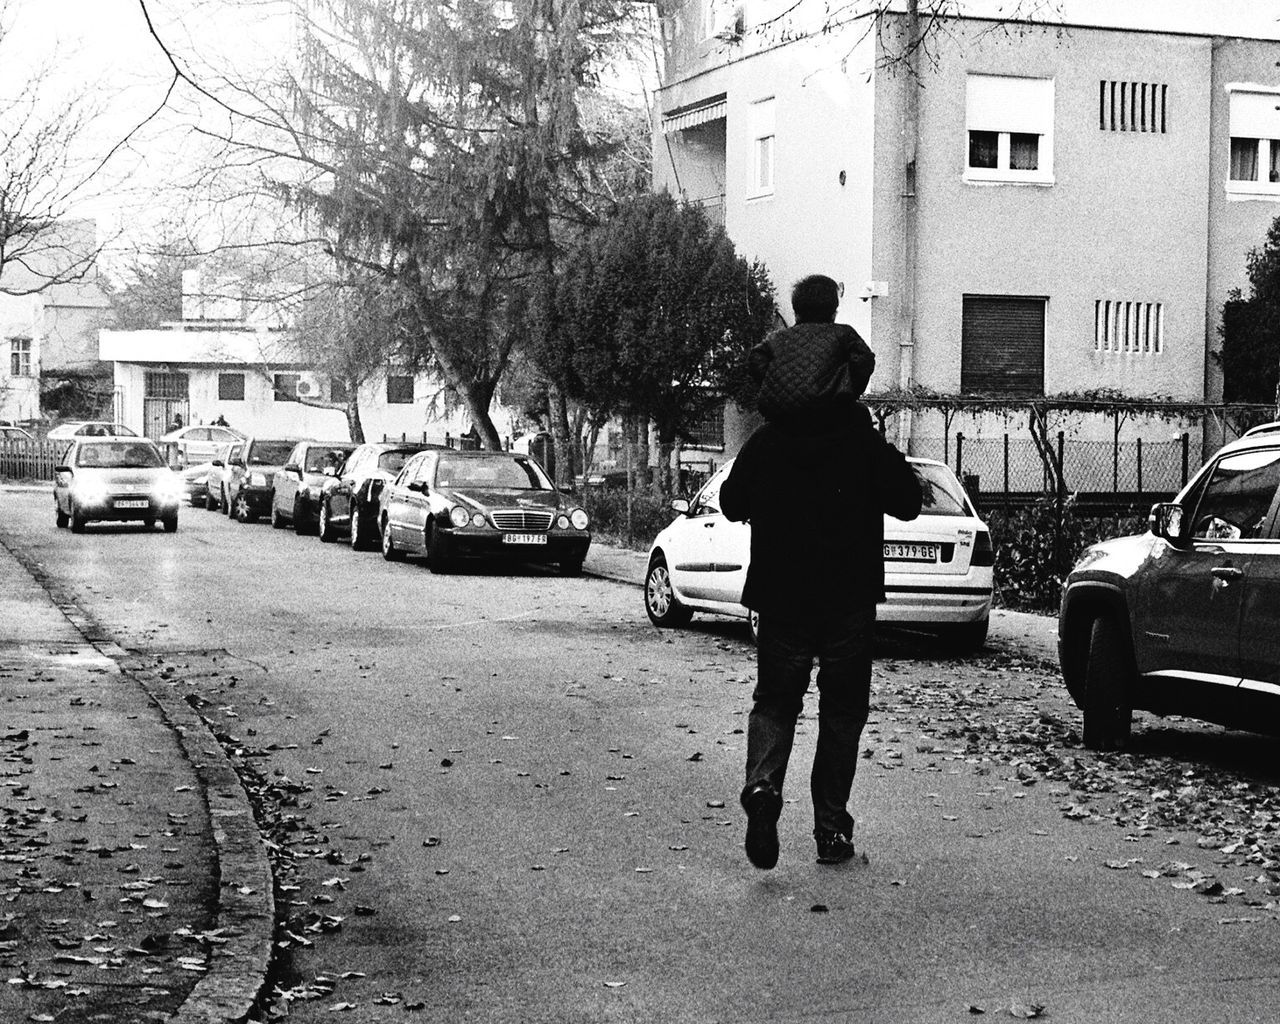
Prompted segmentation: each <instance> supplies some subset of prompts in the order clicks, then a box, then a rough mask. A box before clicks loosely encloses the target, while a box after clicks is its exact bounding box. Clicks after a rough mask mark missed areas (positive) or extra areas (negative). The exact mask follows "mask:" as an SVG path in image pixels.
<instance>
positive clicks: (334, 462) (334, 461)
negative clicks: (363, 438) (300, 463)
mask: <svg viewBox="0 0 1280 1024" xmlns="http://www.w3.org/2000/svg"><path fill="white" fill-rule="evenodd" d="M348 454H350V452H349V449H346V448H310V449H308V450H307V465H306V470H307V472H308V473H322V472H324V467H325V466H332V467H333V468H334V469H337V468H338V467H339V466H341V465H342V463H343V462H345V461H346V458H347V455H348Z"/></svg>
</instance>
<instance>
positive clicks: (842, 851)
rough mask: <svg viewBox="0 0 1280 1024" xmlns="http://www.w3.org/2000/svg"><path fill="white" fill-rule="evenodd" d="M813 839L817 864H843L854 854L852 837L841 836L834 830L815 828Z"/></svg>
mask: <svg viewBox="0 0 1280 1024" xmlns="http://www.w3.org/2000/svg"><path fill="white" fill-rule="evenodd" d="M813 838H814V841H815V842H816V843H817V844H818V863H819V864H843V863H844V862H845V861H847V860H852V859H853V855H854V853H855V852H856V851H855V850H854V848H853V837H852V836H846V835H841V834H840V833H839V832H837V831H836V830H835V829H830V828H816V829H814V830H813Z"/></svg>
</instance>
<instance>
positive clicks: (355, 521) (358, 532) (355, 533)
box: [350, 499, 369, 551]
mask: <svg viewBox="0 0 1280 1024" xmlns="http://www.w3.org/2000/svg"><path fill="white" fill-rule="evenodd" d="M364 533H365V529H364V522H363V521H362V519H361V516H360V504H359V502H357V501H356V500H355V499H352V501H351V538H350V540H351V550H352V551H363V550H364V549H365V548H367V547H368V546H369V541H368V538H367V537H365V536H364Z"/></svg>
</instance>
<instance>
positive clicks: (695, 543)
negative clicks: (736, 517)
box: [667, 466, 729, 601]
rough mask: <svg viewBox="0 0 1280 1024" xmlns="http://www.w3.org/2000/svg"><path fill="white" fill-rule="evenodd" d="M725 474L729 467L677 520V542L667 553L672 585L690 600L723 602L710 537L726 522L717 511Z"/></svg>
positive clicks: (717, 474)
mask: <svg viewBox="0 0 1280 1024" xmlns="http://www.w3.org/2000/svg"><path fill="white" fill-rule="evenodd" d="M728 475H729V467H728V466H725V467H724V468H723V469H721V470H720V471H719V472H718V473H716V474H715V475H714V476H713V477H712V478H711V479H710V480H708V481H707V482H706V484H704V485H703V488H702V490H700V491H699V492H698V493H697V494H696V495H695V496H694V499H693V503H692V504H691V505H690V506H689V512H688V514H687V515H686V516H685V517H684V518H683V519H680V520H677V523H676V525H677V527H678V529H677V531H676V532H677V538H678V539H677V543H675V544H674V545H672V548H671V550H670V551H668V552H667V569H668V571H669V572H670V573H671V583H672V585H673V586H674V587H675V588H676V590H677V591H679V592H680V593H681V594H683V595H684V596H686V597H688V598H691V599H693V600H697V601H719V600H723V598H720V597H718V596H717V595H718V594H719V592H720V591H719V589H718V588H717V586H716V578H715V577H716V565H715V552H714V547H715V545H714V544H713V537H714V535H715V531H716V530H717V529H719V528H720V527H721V526H723V525H725V524H727V523H728V520H727V519H725V517H724V513H723V512H721V511H720V485H721V484H722V483H724V479H725V477H727V476H728Z"/></svg>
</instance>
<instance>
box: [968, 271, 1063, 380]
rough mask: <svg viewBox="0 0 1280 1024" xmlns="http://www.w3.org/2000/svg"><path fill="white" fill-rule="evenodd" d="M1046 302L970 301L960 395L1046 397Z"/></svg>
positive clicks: (988, 297) (976, 298)
mask: <svg viewBox="0 0 1280 1024" xmlns="http://www.w3.org/2000/svg"><path fill="white" fill-rule="evenodd" d="M1044 306H1045V300H1044V298H1042V297H1036V298H1028V297H1026V296H1010V295H966V296H965V297H964V313H963V315H962V317H961V332H960V390H961V391H963V392H965V393H967V394H989V395H1043V394H1044Z"/></svg>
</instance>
